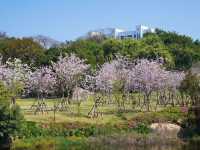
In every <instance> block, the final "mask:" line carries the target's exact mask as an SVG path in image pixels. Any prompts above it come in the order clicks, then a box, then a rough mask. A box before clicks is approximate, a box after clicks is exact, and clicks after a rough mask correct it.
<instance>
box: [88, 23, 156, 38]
mask: <svg viewBox="0 0 200 150" xmlns="http://www.w3.org/2000/svg"><path fill="white" fill-rule="evenodd" d="M154 32H155V29H154V28H150V27H147V26H143V25H137V26H136V30H134V31H127V30H123V29H119V28H104V29H99V30H94V31H90V32H88V36H90V37H91V36H98V35H104V36H106V37H109V38H115V39H127V38H133V39H141V38H142V37H143V35H144V34H145V33H154Z"/></svg>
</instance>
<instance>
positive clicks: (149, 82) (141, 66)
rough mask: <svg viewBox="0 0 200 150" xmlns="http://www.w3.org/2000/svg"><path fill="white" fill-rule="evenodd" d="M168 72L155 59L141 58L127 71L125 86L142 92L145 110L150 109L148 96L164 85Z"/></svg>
mask: <svg viewBox="0 0 200 150" xmlns="http://www.w3.org/2000/svg"><path fill="white" fill-rule="evenodd" d="M167 77H168V72H167V71H165V70H164V68H162V65H161V64H160V63H158V62H156V61H149V60H147V59H141V60H138V61H137V64H136V65H135V67H134V68H132V70H131V71H130V72H129V75H128V80H127V85H126V88H127V89H129V90H133V91H137V92H140V93H143V94H144V103H143V105H145V106H146V107H147V110H148V111H149V110H150V107H149V106H150V96H151V93H152V92H153V91H157V90H159V89H161V88H163V87H164V86H165V83H166V82H167V79H168V78H167Z"/></svg>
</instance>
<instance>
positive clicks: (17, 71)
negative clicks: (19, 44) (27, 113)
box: [0, 59, 31, 104]
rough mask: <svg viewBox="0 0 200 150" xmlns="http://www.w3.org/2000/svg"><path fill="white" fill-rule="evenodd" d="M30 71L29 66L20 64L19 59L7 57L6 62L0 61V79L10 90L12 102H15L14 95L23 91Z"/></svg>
mask: <svg viewBox="0 0 200 150" xmlns="http://www.w3.org/2000/svg"><path fill="white" fill-rule="evenodd" d="M30 72H31V71H30V68H29V66H28V65H27V64H22V62H21V60H20V59H14V60H11V59H8V61H7V62H6V64H2V63H1V65H0V80H1V81H2V82H3V83H4V85H5V86H6V87H7V88H8V89H9V90H10V91H11V95H12V101H11V102H12V104H15V101H16V97H17V96H19V94H22V93H23V92H24V88H25V85H26V82H27V80H28V77H29V75H30Z"/></svg>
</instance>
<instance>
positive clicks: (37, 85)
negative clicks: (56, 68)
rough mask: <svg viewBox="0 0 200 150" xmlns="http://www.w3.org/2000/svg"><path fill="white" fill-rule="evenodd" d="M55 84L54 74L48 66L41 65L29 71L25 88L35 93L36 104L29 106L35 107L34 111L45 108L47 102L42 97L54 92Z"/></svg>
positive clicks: (42, 110)
mask: <svg viewBox="0 0 200 150" xmlns="http://www.w3.org/2000/svg"><path fill="white" fill-rule="evenodd" d="M55 85H56V79H55V74H54V72H52V70H51V69H50V68H49V67H41V68H39V69H36V70H35V71H34V72H32V73H31V75H30V77H29V80H28V85H27V90H28V93H35V94H36V95H37V98H38V101H37V104H35V103H34V104H33V105H32V106H31V108H34V107H36V109H35V113H36V112H38V111H41V112H44V111H46V110H47V104H46V103H45V101H44V99H45V97H46V96H48V95H49V94H53V93H54V92H55Z"/></svg>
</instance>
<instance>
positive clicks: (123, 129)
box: [13, 99, 185, 150]
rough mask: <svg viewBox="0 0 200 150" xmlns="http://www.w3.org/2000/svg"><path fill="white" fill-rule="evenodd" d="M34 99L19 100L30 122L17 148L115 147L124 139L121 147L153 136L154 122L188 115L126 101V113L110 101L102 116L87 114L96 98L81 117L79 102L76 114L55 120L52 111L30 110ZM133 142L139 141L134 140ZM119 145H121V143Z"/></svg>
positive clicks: (62, 114)
mask: <svg viewBox="0 0 200 150" xmlns="http://www.w3.org/2000/svg"><path fill="white" fill-rule="evenodd" d="M34 101H35V100H34V99H18V100H17V104H18V105H19V106H20V107H21V109H22V113H23V114H24V117H25V122H26V123H25V124H24V127H23V128H22V129H23V131H22V132H21V138H17V139H16V140H15V141H14V143H13V149H19V150H22V149H24V150H25V149H30V150H35V149H44V150H46V149H48V150H51V149H52V148H53V149H52V150H54V149H58V150H60V149H61V150H62V149H91V148H93V149H94V148H96V147H95V146H94V145H97V146H101V145H105V146H106V145H107V146H108V147H110V148H111V149H112V146H110V144H111V145H112V142H114V144H115V146H116V145H117V143H119V142H122V145H121V146H122V147H124V146H125V145H124V144H125V143H126V142H128V143H129V140H130V139H132V138H135V139H139V140H140V139H142V140H143V137H144V139H146V136H148V138H150V137H149V136H150V135H151V132H150V130H149V125H150V124H151V123H153V122H175V123H176V122H178V120H180V119H182V120H183V119H184V117H185V114H184V113H182V112H181V111H180V108H179V107H173V108H172V107H166V108H163V107H159V109H158V111H157V112H141V111H138V110H137V108H136V109H132V105H131V104H129V103H126V110H127V111H126V112H123V113H118V112H117V105H116V104H115V105H114V104H109V105H108V104H106V105H104V106H101V107H100V110H101V111H102V112H103V116H102V117H98V118H89V117H88V115H87V114H88V112H89V111H90V109H91V107H92V105H93V101H92V99H89V100H88V101H84V102H83V103H82V104H81V106H80V115H79V116H77V105H76V104H70V108H71V110H72V113H70V112H56V121H55V122H54V114H53V112H52V111H50V112H48V113H43V114H42V113H38V114H36V115H35V114H34V112H33V111H30V107H31V105H32V104H33V103H34ZM57 101H58V99H47V100H46V103H47V105H48V107H53V106H54V104H55V103H56V102H57ZM27 123H28V124H27ZM26 125H27V126H26ZM90 133H91V134H90ZM122 135H123V136H122ZM128 135H129V136H128ZM140 135H141V136H142V137H141V136H140ZM113 136H114V137H113ZM127 136H128V137H127ZM107 137H109V138H108V139H107ZM126 137H127V138H126ZM148 138H147V140H148ZM105 140H106V141H105ZM107 141H108V142H107ZM136 141H137V140H136ZM109 142H111V143H109ZM131 142H133V144H134V143H135V141H134V140H133V141H131ZM88 146H89V147H88ZM108 147H105V149H107V148H108ZM117 147H118V148H120V145H118V146H117ZM117 147H116V148H117ZM122 147H121V148H122Z"/></svg>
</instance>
